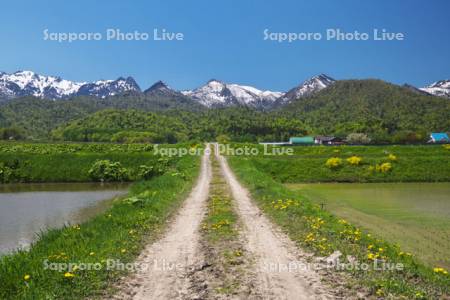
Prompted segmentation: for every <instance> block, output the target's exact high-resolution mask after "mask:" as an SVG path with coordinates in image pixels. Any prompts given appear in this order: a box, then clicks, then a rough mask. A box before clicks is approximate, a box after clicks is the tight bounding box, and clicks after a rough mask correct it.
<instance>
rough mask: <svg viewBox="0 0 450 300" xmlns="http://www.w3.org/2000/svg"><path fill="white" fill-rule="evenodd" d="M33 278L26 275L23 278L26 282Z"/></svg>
mask: <svg viewBox="0 0 450 300" xmlns="http://www.w3.org/2000/svg"><path fill="white" fill-rule="evenodd" d="M30 278H31V276H30V275H29V274H26V275H25V276H23V279H24V280H29V279H30Z"/></svg>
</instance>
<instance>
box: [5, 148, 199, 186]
mask: <svg viewBox="0 0 450 300" xmlns="http://www.w3.org/2000/svg"><path fill="white" fill-rule="evenodd" d="M158 147H159V148H157V147H156V146H154V145H151V144H96V143H16V142H0V182H1V183H9V182H86V181H94V179H93V178H92V177H91V176H90V175H89V170H90V169H91V167H93V165H94V163H95V162H96V161H99V160H109V161H110V162H112V163H115V162H118V163H120V168H124V171H125V174H124V176H121V177H122V178H120V179H115V180H111V181H124V180H125V181H135V180H140V179H141V177H142V176H141V173H142V168H141V166H147V167H153V168H154V169H158V168H159V167H162V165H164V164H165V163H166V162H168V163H175V162H176V160H177V159H178V158H179V157H173V158H170V159H168V158H167V157H166V158H164V160H165V161H166V162H163V161H161V162H160V161H159V159H160V158H161V155H158V154H156V153H155V152H157V151H156V150H157V149H160V148H162V149H173V150H176V149H177V148H185V147H191V148H197V147H198V145H187V144H177V145H159V146H158ZM146 178H148V177H146Z"/></svg>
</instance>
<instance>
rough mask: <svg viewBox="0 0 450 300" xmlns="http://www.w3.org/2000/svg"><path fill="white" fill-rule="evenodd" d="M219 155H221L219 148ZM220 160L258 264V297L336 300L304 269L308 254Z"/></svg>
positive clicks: (309, 271) (251, 250)
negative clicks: (262, 211)
mask: <svg viewBox="0 0 450 300" xmlns="http://www.w3.org/2000/svg"><path fill="white" fill-rule="evenodd" d="M215 153H216V155H218V148H217V145H215ZM218 158H219V161H220V164H221V167H222V171H223V175H224V176H225V178H226V180H227V182H228V184H229V185H230V187H231V192H232V195H233V198H234V200H235V203H236V208H237V212H238V215H239V216H240V218H241V220H242V222H243V224H244V228H243V229H242V230H243V233H242V234H243V235H244V236H245V237H246V239H247V240H248V243H247V248H248V249H247V250H248V251H249V252H250V253H253V255H254V257H255V260H256V268H257V270H256V274H257V281H258V282H257V288H258V289H260V290H259V291H258V294H260V295H264V299H333V298H334V297H333V295H332V293H331V292H330V291H328V290H327V289H326V287H325V286H324V285H323V284H322V283H321V281H320V277H319V275H318V274H317V273H316V272H315V271H314V270H312V269H308V268H304V266H308V264H307V262H306V260H305V259H304V257H305V255H304V253H301V252H300V250H298V248H297V247H296V246H295V244H294V243H293V242H292V241H291V240H290V239H289V238H288V237H287V236H286V235H285V234H284V233H282V232H281V230H280V229H279V228H277V227H276V226H274V225H273V224H272V223H271V222H270V221H269V220H268V219H267V218H266V217H265V216H264V215H263V214H262V213H261V211H260V209H259V208H258V207H257V206H256V204H254V203H253V201H252V200H251V199H250V197H249V192H248V190H247V189H245V188H244V187H243V186H242V185H241V184H240V183H239V182H238V181H237V179H236V177H235V175H234V174H233V172H232V171H231V169H230V167H229V166H228V163H227V161H226V159H225V158H224V157H223V156H221V155H218ZM289 267H290V269H289Z"/></svg>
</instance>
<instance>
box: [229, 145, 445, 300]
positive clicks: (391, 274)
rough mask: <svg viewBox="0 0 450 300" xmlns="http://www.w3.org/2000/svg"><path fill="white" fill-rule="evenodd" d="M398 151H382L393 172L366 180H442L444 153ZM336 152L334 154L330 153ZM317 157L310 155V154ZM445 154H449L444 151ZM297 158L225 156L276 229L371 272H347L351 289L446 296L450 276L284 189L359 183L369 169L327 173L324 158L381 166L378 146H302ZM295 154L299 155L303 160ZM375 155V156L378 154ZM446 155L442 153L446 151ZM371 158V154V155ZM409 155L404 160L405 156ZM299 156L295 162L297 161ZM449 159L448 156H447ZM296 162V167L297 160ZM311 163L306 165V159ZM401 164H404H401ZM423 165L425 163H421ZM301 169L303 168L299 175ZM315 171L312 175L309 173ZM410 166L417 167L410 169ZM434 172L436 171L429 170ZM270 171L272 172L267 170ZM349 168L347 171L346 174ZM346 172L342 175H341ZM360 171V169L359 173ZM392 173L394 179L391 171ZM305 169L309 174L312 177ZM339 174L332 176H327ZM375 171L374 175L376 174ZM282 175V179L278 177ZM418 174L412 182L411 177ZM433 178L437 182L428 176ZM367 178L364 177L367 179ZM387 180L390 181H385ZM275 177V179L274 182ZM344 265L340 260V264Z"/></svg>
mask: <svg viewBox="0 0 450 300" xmlns="http://www.w3.org/2000/svg"><path fill="white" fill-rule="evenodd" d="M398 148H401V147H387V151H392V152H393V151H394V149H396V152H394V153H395V154H396V155H397V157H398V159H397V161H396V162H391V163H392V164H393V167H392V173H380V174H378V173H372V175H373V176H374V177H375V178H374V179H373V180H369V181H381V180H382V179H384V180H385V181H395V180H397V181H398V180H400V179H405V178H408V179H409V180H414V179H416V180H418V181H420V180H425V179H427V180H428V179H438V180H443V179H445V178H446V176H449V175H448V173H445V172H444V171H445V170H446V168H445V167H442V165H440V164H443V161H442V160H443V159H444V161H445V157H446V156H445V155H447V154H445V155H444V153H443V152H441V151H443V150H445V149H444V148H442V147H441V148H438V147H431V148H428V147H420V151H419V152H420V153H422V154H423V151H425V149H430V151H431V152H435V153H436V156H437V157H435V158H433V157H432V156H431V157H430V156H428V155H426V156H425V155H418V157H417V161H415V160H414V154H413V153H411V151H412V152H415V150H414V149H409V148H408V147H407V148H406V149H408V150H403V151H402V150H397V149H398ZM335 150H339V152H337V151H335ZM315 151H317V152H316V153H314V154H313V153H312V152H315ZM445 151H448V150H445ZM295 152H296V155H297V157H289V158H277V159H269V158H262V157H257V158H252V157H229V161H230V164H231V166H232V168H233V169H234V171H235V172H236V174H237V175H238V177H239V178H240V180H241V181H242V182H243V183H244V184H245V185H247V187H248V188H249V189H250V191H251V193H252V196H253V198H254V199H255V200H256V202H257V203H258V205H259V206H260V207H261V209H262V210H263V211H264V212H265V213H266V214H267V215H269V216H270V217H271V218H272V220H273V221H274V222H275V223H277V224H279V225H280V226H281V227H282V228H284V230H286V232H287V233H288V234H289V236H290V237H291V238H292V239H293V240H294V241H295V242H296V243H298V245H299V246H301V247H303V248H306V249H309V250H310V251H312V252H313V253H315V254H316V255H318V256H327V255H329V254H331V253H333V252H334V251H336V250H339V251H341V252H342V253H343V254H344V256H343V257H345V255H351V256H354V257H355V258H356V259H357V261H359V262H363V263H367V264H369V265H370V266H371V268H370V269H369V270H367V271H364V270H355V269H354V270H351V271H348V272H350V273H351V274H352V278H354V279H355V280H354V282H351V283H349V284H350V285H352V286H353V285H356V286H360V287H366V288H368V289H369V292H370V293H371V294H373V295H376V296H388V295H394V296H404V297H407V298H417V299H422V298H439V297H442V296H443V295H447V296H448V295H449V286H450V277H449V275H448V274H445V273H446V271H445V270H441V269H435V270H433V268H430V267H427V266H424V265H423V264H421V263H419V262H418V261H417V259H416V258H415V257H414V256H413V255H411V254H410V253H407V252H403V251H401V249H399V247H398V246H396V245H393V244H391V243H387V242H385V241H383V240H381V239H378V238H376V237H374V236H373V235H372V234H371V233H369V232H366V231H365V230H362V229H361V228H358V227H355V226H353V225H351V224H350V223H349V222H348V221H347V220H345V219H340V218H338V217H336V216H334V215H332V214H331V213H329V212H327V211H326V210H322V209H321V208H320V206H318V205H316V204H314V203H312V202H311V201H310V200H308V199H307V198H305V197H303V196H301V195H299V193H296V192H293V191H290V190H289V189H288V188H286V187H285V186H283V184H282V183H280V182H279V181H282V180H283V179H284V180H285V181H286V180H287V179H289V180H294V178H295V180H299V181H300V178H304V179H305V181H319V180H324V179H325V180H333V181H336V180H342V181H349V180H350V179H352V178H353V179H358V174H365V171H363V169H367V168H368V167H369V166H368V165H358V166H354V165H352V166H346V165H344V166H342V167H341V168H342V169H341V170H329V169H327V167H325V163H326V161H327V159H328V158H330V156H331V155H332V154H333V156H334V154H339V155H341V156H343V161H344V163H345V159H344V158H346V157H350V156H352V155H354V154H358V155H361V156H362V154H363V153H365V155H364V156H363V159H365V160H366V162H369V164H374V163H382V162H383V161H385V160H386V156H387V154H388V153H387V152H385V149H384V148H382V147H342V148H338V147H307V148H303V149H296V150H295ZM300 152H304V153H303V154H302V155H301V154H300ZM379 152H381V154H377V155H374V154H375V153H379ZM445 153H446V152H445ZM370 154H372V155H370ZM408 154H409V155H408ZM299 155H300V157H298V156H299ZM447 157H448V156H447ZM298 159H300V160H301V162H298V161H297V160H298ZM309 159H310V160H312V162H309V163H308V160H309ZM402 161H404V162H402ZM426 162H427V163H426ZM304 164H306V165H307V167H306V168H307V169H306V170H302V166H303V165H304ZM425 165H427V168H429V169H430V172H427V173H426V174H425V175H423V174H421V172H420V170H424V168H425ZM313 166H314V168H318V169H319V170H316V171H313V170H312V169H314V168H313ZM402 166H406V170H408V172H406V171H402ZM414 166H418V167H417V168H415V167H414ZM434 167H436V170H434V171H433V170H432V169H433V168H434ZM270 168H274V169H275V170H272V169H270ZM349 168H352V169H349ZM345 169H347V170H345ZM358 169H361V170H358ZM396 169H397V172H398V173H396V174H394V170H396ZM308 170H312V171H311V173H309V172H308ZM336 171H337V172H339V173H337V174H336V173H332V172H336ZM375 172H377V171H375ZM283 174H284V175H283ZM414 174H416V175H419V174H421V176H420V177H418V178H416V177H414V176H413V175H414ZM433 175H436V176H437V178H434V177H430V176H433ZM369 176H371V175H369V174H367V175H366V178H367V179H370V177H369ZM389 176H392V177H394V178H389ZM274 178H277V179H278V181H277V180H275V179H274ZM344 260H345V259H344ZM375 261H376V262H377V263H378V265H379V263H381V262H382V261H385V262H387V263H401V264H403V266H404V270H402V271H397V270H394V271H380V270H375V269H374V268H373V266H374V262H375Z"/></svg>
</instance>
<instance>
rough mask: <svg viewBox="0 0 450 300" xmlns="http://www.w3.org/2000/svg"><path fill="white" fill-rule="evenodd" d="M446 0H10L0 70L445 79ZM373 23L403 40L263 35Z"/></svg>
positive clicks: (449, 66) (270, 82) (175, 83)
mask: <svg viewBox="0 0 450 300" xmlns="http://www.w3.org/2000/svg"><path fill="white" fill-rule="evenodd" d="M449 11H450V1H446V0H442V1H440V0H431V1H425V0H422V1H418V0H395V1H392V0H371V1H369V0H368V1H361V0H322V1H311V0H308V1H299V0H292V1H283V0H277V1H257V0H227V1H206V0H193V1H186V0H184V1H175V0H161V1H137V0H134V1H123V0H121V1H113V0H109V1H84V0H77V1H71V2H69V1H8V2H3V3H2V8H1V10H0V20H1V21H0V22H1V26H0V39H1V41H2V43H1V46H0V57H1V59H0V71H5V72H14V71H16V70H33V71H35V72H38V73H42V74H46V75H59V76H61V77H63V78H66V79H69V80H78V81H92V80H98V79H115V78H117V77H119V76H128V75H130V76H133V77H134V78H135V79H136V81H137V82H138V83H139V85H140V86H141V88H143V89H145V88H147V87H148V86H150V85H151V84H152V83H154V82H155V81H157V80H159V79H162V80H164V81H165V82H167V83H168V84H169V85H171V86H172V87H174V88H177V89H188V88H194V87H197V86H200V85H202V84H204V83H205V82H206V81H207V80H209V79H211V78H216V79H220V80H223V81H225V82H230V83H240V84H247V85H253V86H256V87H258V88H260V89H271V90H280V91H283V90H287V89H289V88H291V87H293V86H294V85H296V84H298V83H299V82H301V81H303V80H305V79H307V78H309V77H311V76H313V75H316V74H319V73H326V74H328V75H330V76H332V77H334V78H336V79H347V78H381V79H384V80H386V81H390V82H394V83H398V84H403V83H405V82H408V83H411V84H414V85H417V86H423V85H426V84H429V83H431V82H433V81H437V80H440V79H448V78H450V34H449V32H448V30H449V28H450V18H449V17H448V12H449ZM107 28H118V29H120V30H121V31H123V32H126V31H134V30H138V31H140V32H152V31H153V29H154V28H158V29H162V28H165V29H166V30H168V31H171V32H182V33H183V34H184V40H183V41H176V42H175V41H153V40H148V41H105V40H102V41H78V42H72V43H67V42H66V43H58V42H56V41H44V40H43V36H44V34H43V30H44V29H49V31H50V32H101V33H103V34H104V32H105V30H106V29H107ZM327 28H340V29H342V30H343V31H346V32H353V31H354V30H357V31H359V32H369V33H371V32H372V30H373V29H374V28H378V29H383V28H385V29H387V30H388V31H392V32H402V33H404V34H405V36H406V37H405V40H404V41H372V40H371V41H327V40H321V41H296V42H292V43H287V42H284V43H278V42H275V41H264V40H263V38H264V34H263V31H264V29H269V31H270V32H321V33H323V32H324V31H325V30H326V29H327Z"/></svg>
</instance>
